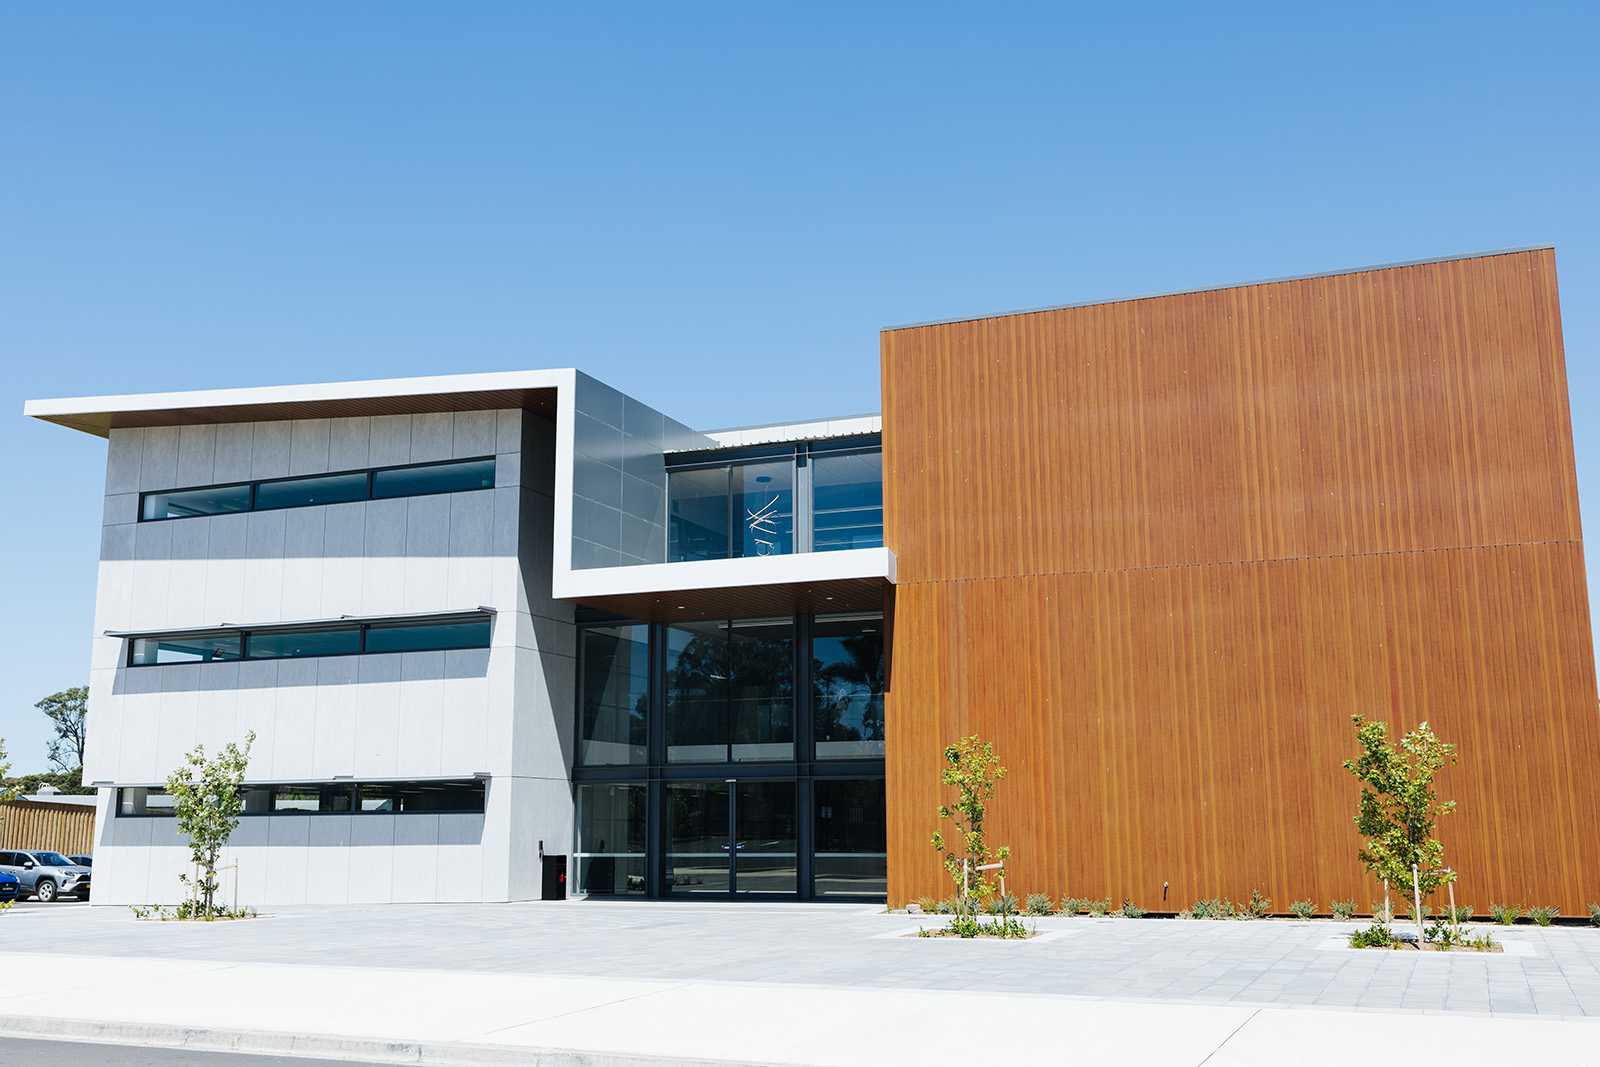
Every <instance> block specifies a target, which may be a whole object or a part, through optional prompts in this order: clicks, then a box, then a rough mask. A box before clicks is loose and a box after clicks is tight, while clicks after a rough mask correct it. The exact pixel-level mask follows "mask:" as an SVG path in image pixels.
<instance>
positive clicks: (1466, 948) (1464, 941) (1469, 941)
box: [1423, 919, 1500, 952]
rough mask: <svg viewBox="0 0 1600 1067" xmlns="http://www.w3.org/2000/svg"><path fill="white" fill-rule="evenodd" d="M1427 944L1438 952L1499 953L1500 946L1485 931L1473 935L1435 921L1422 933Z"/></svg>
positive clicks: (1450, 924) (1448, 924) (1443, 921)
mask: <svg viewBox="0 0 1600 1067" xmlns="http://www.w3.org/2000/svg"><path fill="white" fill-rule="evenodd" d="M1423 937H1424V938H1425V939H1426V940H1427V943H1428V944H1429V945H1431V946H1433V948H1434V949H1435V950H1437V951H1439V952H1453V951H1463V952H1499V951H1500V946H1499V945H1497V944H1496V943H1495V940H1494V938H1493V937H1492V936H1491V935H1490V934H1489V933H1488V932H1487V931H1485V932H1484V933H1481V934H1473V933H1471V932H1470V931H1467V930H1463V929H1461V927H1460V926H1457V925H1456V924H1454V923H1451V922H1446V921H1445V920H1444V919H1437V920H1435V921H1434V922H1432V923H1430V924H1429V925H1428V928H1427V930H1426V931H1424V933H1423Z"/></svg>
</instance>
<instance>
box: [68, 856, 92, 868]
mask: <svg viewBox="0 0 1600 1067" xmlns="http://www.w3.org/2000/svg"><path fill="white" fill-rule="evenodd" d="M67 859H69V860H71V861H72V862H73V863H76V864H77V865H78V866H79V867H93V866H94V857H93V856H68V857H67Z"/></svg>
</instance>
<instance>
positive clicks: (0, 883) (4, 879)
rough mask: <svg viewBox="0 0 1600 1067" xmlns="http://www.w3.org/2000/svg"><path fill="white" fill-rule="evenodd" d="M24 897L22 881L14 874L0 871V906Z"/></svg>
mask: <svg viewBox="0 0 1600 1067" xmlns="http://www.w3.org/2000/svg"><path fill="white" fill-rule="evenodd" d="M20 896H22V881H21V879H19V878H18V877H17V876H16V875H14V874H7V873H6V872H5V871H0V904H3V903H5V902H6V901H10V900H16V899H17V898H18V897H20Z"/></svg>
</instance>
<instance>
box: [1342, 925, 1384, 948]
mask: <svg viewBox="0 0 1600 1067" xmlns="http://www.w3.org/2000/svg"><path fill="white" fill-rule="evenodd" d="M1393 946H1394V931H1392V930H1390V929H1389V928H1388V927H1387V926H1385V925H1384V924H1383V923H1373V924H1372V925H1371V926H1369V927H1367V928H1366V929H1365V930H1357V931H1356V932H1355V933H1353V934H1351V935H1350V947H1351V948H1392V947H1393Z"/></svg>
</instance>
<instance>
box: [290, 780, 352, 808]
mask: <svg viewBox="0 0 1600 1067" xmlns="http://www.w3.org/2000/svg"><path fill="white" fill-rule="evenodd" d="M353 791H354V787H353V786H350V785H279V786H273V788H272V812H273V814H275V815H321V814H327V813H338V812H346V813H348V812H349V811H350V807H351V804H350V796H351V793H352V792H353Z"/></svg>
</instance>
